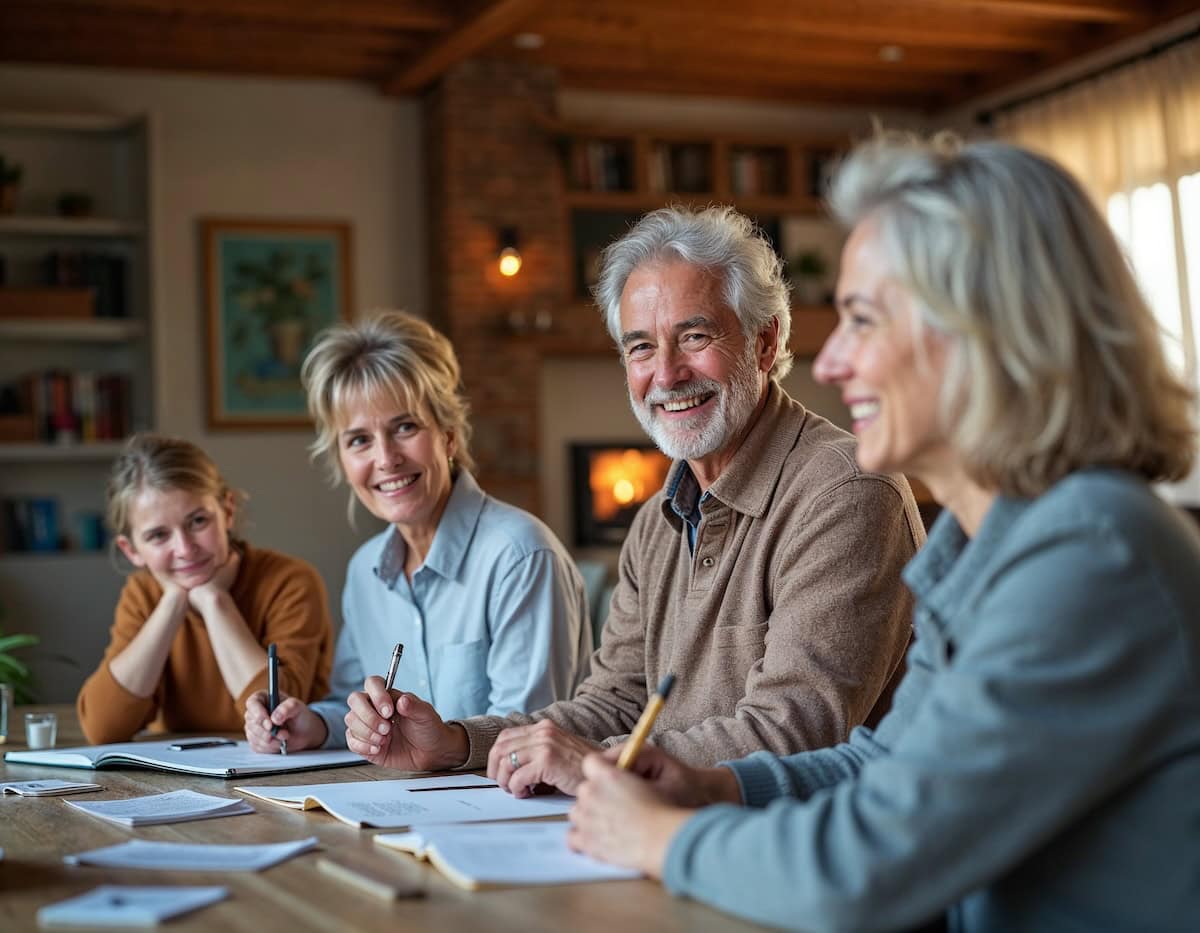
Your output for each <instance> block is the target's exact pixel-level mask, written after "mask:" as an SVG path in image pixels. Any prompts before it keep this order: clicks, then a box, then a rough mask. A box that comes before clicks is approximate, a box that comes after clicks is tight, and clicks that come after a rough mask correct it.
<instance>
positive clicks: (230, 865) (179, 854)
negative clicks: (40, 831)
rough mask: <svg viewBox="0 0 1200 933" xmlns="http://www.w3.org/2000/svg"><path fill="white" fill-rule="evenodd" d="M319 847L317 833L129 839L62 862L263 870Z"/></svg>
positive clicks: (106, 866)
mask: <svg viewBox="0 0 1200 933" xmlns="http://www.w3.org/2000/svg"><path fill="white" fill-rule="evenodd" d="M316 847H317V837H316V836H309V837H308V838H307V839H299V840H297V841H296V842H277V843H274V844H272V845H205V844H202V843H196V842H149V841H147V840H145V839H130V840H129V841H128V842H122V843H120V844H118V845H115V846H105V847H104V848H102V849H92V850H91V851H89V852H80V853H79V854H78V855H67V856H64V857H63V861H64V862H66V863H67V864H68V865H101V866H103V867H105V868H158V869H162V870H164V871H262V870H263V869H264V868H270V867H271V866H272V865H278V864H279V863H280V862H284V861H287V860H288V859H290V858H292V857H293V856H295V855H300V854H301V853H303V852H308V851H309V850H310V849H315V848H316Z"/></svg>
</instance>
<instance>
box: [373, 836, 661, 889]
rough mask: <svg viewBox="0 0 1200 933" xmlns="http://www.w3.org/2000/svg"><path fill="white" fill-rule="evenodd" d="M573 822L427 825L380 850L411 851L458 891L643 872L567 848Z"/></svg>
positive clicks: (385, 840)
mask: <svg viewBox="0 0 1200 933" xmlns="http://www.w3.org/2000/svg"><path fill="white" fill-rule="evenodd" d="M569 828H570V824H569V823H566V822H562V821H558V822H553V823H487V824H483V825H473V826H429V827H426V828H425V829H423V830H421V831H420V832H412V833H384V834H383V835H379V836H376V837H375V841H376V842H377V843H379V844H380V845H382V846H388V847H389V848H392V849H399V850H401V851H402V852H411V853H412V854H413V855H415V856H417V858H424V859H429V862H430V864H432V865H433V866H434V867H435V868H437V869H438V870H439V871H440V872H441V873H442V874H443V875H445V876H446V877H447V878H449V879H450V880H451V881H453V882H454V883H455V884H456V885H458V886H459V887H460V888H466V889H467V890H469V891H470V890H475V889H477V888H482V887H500V886H505V885H522V884H578V883H580V882H584V881H622V880H628V879H631V878H640V877H641V873H640V872H636V871H634V870H632V869H629V868H618V867H617V866H615V865H608V864H605V863H604V862H598V861H596V860H595V859H592V858H589V857H588V856H586V855H581V854H580V853H578V852H573V851H571V849H570V848H568V846H567V830H568V829H569Z"/></svg>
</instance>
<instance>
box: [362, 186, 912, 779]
mask: <svg viewBox="0 0 1200 933" xmlns="http://www.w3.org/2000/svg"><path fill="white" fill-rule="evenodd" d="M597 300H598V301H599V303H600V305H601V308H602V310H603V312H604V314H605V319H606V323H607V325H608V329H609V332H610V333H611V334H612V336H613V338H614V340H616V342H617V344H618V346H619V348H620V351H621V356H622V359H623V361H624V364H625V372H626V377H627V381H628V386H629V400H630V404H631V405H632V406H633V411H634V413H635V414H636V415H637V418H638V420H639V421H640V422H641V424H642V426H643V428H645V430H646V432H647V433H648V434H649V435H650V436H651V437H652V438H653V439H654V441H655V443H656V444H657V445H658V446H659V447H660V448H661V449H662V450H663V451H664V452H666V453H667V454H668V455H669V456H671V457H673V458H675V459H676V461H677V463H676V464H675V465H674V467H673V468H672V471H671V474H670V478H669V481H668V483H667V486H666V488H664V489H663V490H661V491H660V492H659V493H657V494H656V495H655V496H654V497H653V498H652V499H650V501H648V502H647V503H646V504H645V505H644V506H643V507H642V508H641V510H640V511H639V512H638V515H637V517H636V518H635V520H634V523H633V527H632V529H631V530H630V533H629V537H628V539H627V540H626V542H625V545H624V547H623V548H622V550H621V557H620V579H619V582H618V585H617V587H616V591H615V592H614V594H613V599H612V606H611V609H610V611H609V615H608V621H607V623H606V625H605V628H604V634H603V637H602V640H601V644H600V648H599V649H598V650H597V652H596V653H595V654H594V655H593V657H592V671H591V674H590V676H589V677H588V678H587V679H586V680H585V681H584V682H583V683H582V684H581V685H580V687H579V689H578V691H577V693H576V695H575V697H574V698H573V699H571V700H565V701H560V702H558V703H554V704H552V705H551V706H548V707H546V708H545V709H542V710H540V711H538V712H536V713H533V714H532V715H523V714H517V713H514V714H512V715H509V716H505V717H499V716H478V717H473V718H470V719H466V720H462V721H459V722H453V721H452V722H443V721H442V719H441V718H440V717H439V716H438V714H437V712H436V711H435V710H434V709H433V708H432V707H431V706H429V704H427V703H424V702H422V701H421V700H419V699H417V698H416V697H414V696H412V695H411V694H406V693H401V692H399V691H395V690H393V691H388V690H385V689H384V684H383V681H382V679H380V678H378V677H371V678H368V679H367V682H366V683H365V684H364V688H363V690H362V691H360V692H356V693H354V694H352V695H351V697H350V700H349V703H350V712H349V713H348V714H347V716H346V724H347V732H346V737H347V742H348V744H349V747H350V748H351V749H352V750H353V751H355V752H357V753H359V754H361V755H363V756H364V757H366V758H368V759H369V760H371V761H373V762H376V763H378V764H382V765H386V766H388V767H392V768H400V769H403V770H433V769H451V768H469V769H475V768H481V767H483V766H484V765H485V764H486V766H487V771H488V774H489V776H491V777H493V778H495V779H496V780H497V781H498V782H499V783H500V784H501V785H502V786H504V787H506V788H507V789H508V790H509V791H511V792H512V793H514V794H517V795H524V794H527V793H531V792H532V789H533V788H534V787H536V786H537V785H538V784H549V785H553V786H554V787H557V788H559V789H560V790H562V791H565V792H567V793H572V792H573V791H574V790H575V788H576V787H577V786H578V784H579V782H580V781H581V779H582V775H581V769H580V763H581V761H582V759H583V757H584V756H585V755H587V754H588V753H589V752H592V751H594V750H595V749H596V748H597V747H600V746H606V745H612V744H616V743H619V742H621V741H623V740H624V738H625V737H626V736H627V735H628V733H629V732H630V730H631V729H632V727H633V725H634V723H635V722H636V721H637V718H638V715H639V714H640V712H641V710H642V708H643V706H645V704H646V701H647V697H648V694H649V692H650V691H651V690H652V689H653V687H654V686H655V685H656V684H657V683H658V682H659V680H660V678H661V677H662V676H663V675H664V674H666V673H668V672H670V673H674V674H675V675H676V677H677V681H676V684H675V688H674V692H673V693H672V694H671V699H670V702H669V703H668V704H667V705H666V707H665V709H664V710H663V712H662V715H661V716H659V718H658V720H657V724H656V726H655V729H654V732H653V734H652V741H653V742H654V743H655V744H656V745H658V746H660V747H662V748H664V749H666V750H667V751H668V752H670V753H672V754H673V755H675V756H676V757H678V758H681V759H682V760H684V761H685V762H687V763H689V764H694V765H713V764H715V763H717V762H718V761H721V760H723V759H728V758H736V757H739V756H743V755H746V754H749V753H750V752H753V751H756V750H760V749H765V750H769V751H771V752H774V753H776V754H780V755H782V754H788V753H793V752H797V751H801V750H805V749H813V748H820V747H824V746H828V745H832V744H835V743H837V742H840V741H843V740H844V739H845V738H846V737H847V735H848V733H849V732H850V730H851V729H852V728H853V727H854V726H855V725H857V724H859V723H863V722H869V721H874V720H875V719H877V718H878V717H879V715H881V714H882V712H883V711H885V710H886V707H887V705H888V702H889V701H890V697H891V689H892V686H893V685H894V683H895V681H897V680H898V679H899V675H900V673H901V668H902V663H901V662H902V659H903V654H904V650H905V647H906V645H907V643H908V639H909V631H910V629H909V619H910V617H911V611H912V606H911V600H910V597H909V594H908V592H907V590H905V589H904V587H903V586H902V585H901V582H900V571H901V569H902V568H903V567H904V565H905V563H907V561H908V560H909V558H910V557H912V555H913V553H914V552H915V551H916V549H917V547H918V546H919V545H920V543H921V542H922V541H923V539H924V532H923V528H922V525H921V522H920V518H919V516H918V513H917V510H916V505H915V503H914V502H913V498H912V494H911V492H910V490H909V488H908V485H907V483H906V482H905V481H904V479H903V477H899V476H882V475H877V474H870V473H864V472H862V471H861V470H859V468H858V467H857V466H856V464H855V444H854V439H853V438H852V437H851V436H850V435H849V434H847V433H846V432H844V431H842V430H840V429H839V428H836V427H834V426H833V425H831V424H830V423H829V422H828V421H826V420H825V419H824V418H821V417H820V416H819V415H816V414H814V413H812V412H810V411H807V410H805V408H804V407H803V406H802V405H801V404H800V403H799V402H796V401H794V400H793V399H791V398H790V397H789V396H788V395H787V393H786V392H784V390H783V389H782V388H781V387H780V385H779V381H780V380H781V379H782V378H783V377H784V376H785V375H786V374H787V372H788V370H789V369H790V368H791V365H792V354H791V352H790V350H789V349H788V344H787V342H788V334H789V331H790V327H791V314H790V308H789V305H788V293H787V286H786V285H785V284H784V282H783V279H782V274H781V269H780V263H779V260H778V258H777V257H776V256H775V254H774V252H773V251H772V250H771V247H770V245H769V244H768V243H767V242H766V241H765V240H764V239H763V238H762V237H761V236H759V235H757V233H756V231H755V229H754V226H753V224H752V223H751V222H750V221H749V220H748V219H747V218H745V217H743V216H741V215H740V214H738V213H736V212H735V211H733V210H732V209H730V208H710V209H708V210H704V211H699V212H691V211H686V210H680V209H676V208H668V209H664V210H660V211H655V212H654V213H651V214H648V215H647V216H646V217H644V218H643V219H642V220H641V221H640V222H639V223H638V224H637V225H636V226H635V227H634V228H633V229H632V230H631V231H630V232H629V233H628V234H627V235H626V236H624V237H623V238H622V239H620V240H619V241H617V242H616V243H614V244H613V245H612V246H610V247H609V248H608V249H607V250H606V252H605V256H604V264H603V271H602V274H601V278H600V284H599V286H598V288H597ZM870 414H871V413H870V412H860V413H855V414H854V417H856V418H868V417H870ZM894 440H901V439H894Z"/></svg>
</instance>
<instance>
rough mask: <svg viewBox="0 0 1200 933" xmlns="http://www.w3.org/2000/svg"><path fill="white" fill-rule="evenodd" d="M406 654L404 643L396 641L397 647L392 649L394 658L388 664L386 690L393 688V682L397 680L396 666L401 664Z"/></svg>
mask: <svg viewBox="0 0 1200 933" xmlns="http://www.w3.org/2000/svg"><path fill="white" fill-rule="evenodd" d="M403 654H404V644H403V643H402V642H396V647H395V648H393V649H392V660H391V663H390V664H388V672H387V678H386V679H385V680H384V682H383V689H384V690H391V689H392V684H394V683H395V682H396V668H398V667H399V666H400V658H401V656H402V655H403Z"/></svg>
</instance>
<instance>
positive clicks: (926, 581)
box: [903, 496, 1030, 618]
mask: <svg viewBox="0 0 1200 933" xmlns="http://www.w3.org/2000/svg"><path fill="white" fill-rule="evenodd" d="M1029 505H1030V500H1028V499H1010V498H1006V497H1004V496H997V497H996V500H995V501H994V502H993V503H992V506H991V508H989V509H988V511H987V514H986V515H985V516H984V518H983V522H982V523H981V524H980V526H979V531H978V533H977V534H976V535H975V537H974V538H968V537H967V535H966V532H964V531H963V530H962V526H961V525H959V523H958V519H956V518H955V517H954V515H953V514H952V513H951V512H950V510H949V509H943V510H942V514H941V515H939V516H938V518H937V521H935V522H934V523H933V527H932V528H931V529H930V530H929V538H928V540H927V541H926V542H925V546H924V547H922V548H921V549H920V550H919V551H917V554H916V556H915V557H914V558H913V559H912V560H911V561H909V563H908V566H907V567H905V568H904V573H903V578H904V582H905V583H906V584H907V585H908V588H909V589H910V590H912V593H913V595H914V596H916V597H917V600H918V601H919V602H921V603H922V604H924V605H925V606H926V607H927V608H928V609H929V610H931V611H932V612H933V614H934V615H935V616H937V617H939V618H948V617H949V615H950V614H951V611H952V609H953V608H954V607H956V606H962V605H963V604H964V603H965V602H966V601H967V599H968V598H969V596H970V593H971V591H972V590H973V589H974V588H975V587H976V586H978V585H981V584H982V583H984V582H985V568H986V566H987V564H988V563H989V562H990V561H992V560H994V559H995V556H996V552H997V550H998V549H999V548H1000V546H1001V545H1002V543H1003V541H1004V539H1005V538H1006V537H1007V536H1008V533H1009V530H1010V529H1011V528H1012V526H1013V525H1014V524H1015V523H1016V521H1017V520H1018V519H1019V518H1020V517H1021V515H1022V514H1024V512H1025V510H1026V509H1027V508H1028V507H1029Z"/></svg>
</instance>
